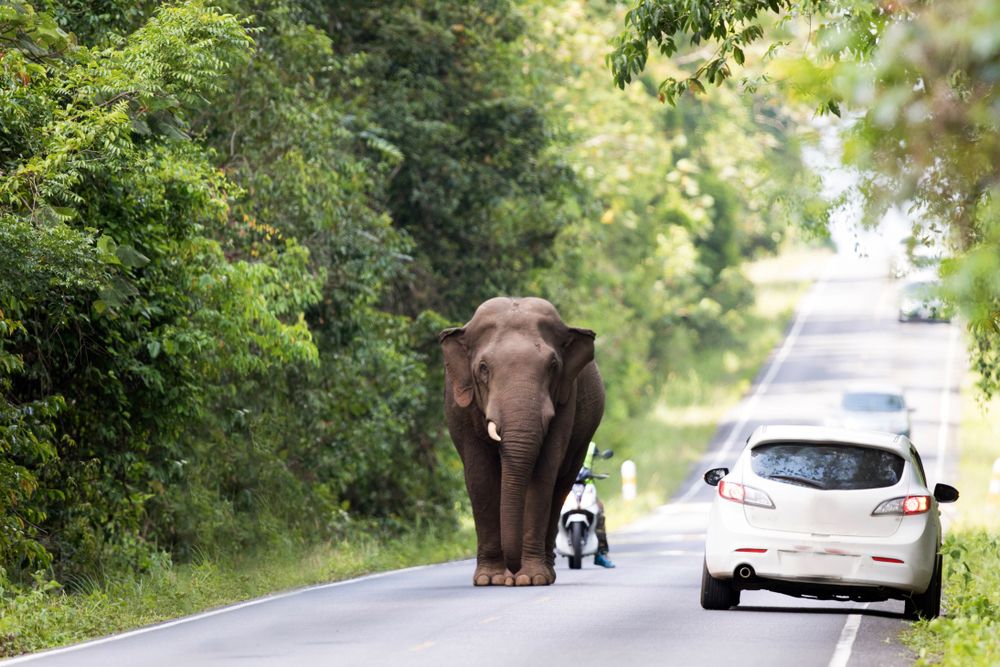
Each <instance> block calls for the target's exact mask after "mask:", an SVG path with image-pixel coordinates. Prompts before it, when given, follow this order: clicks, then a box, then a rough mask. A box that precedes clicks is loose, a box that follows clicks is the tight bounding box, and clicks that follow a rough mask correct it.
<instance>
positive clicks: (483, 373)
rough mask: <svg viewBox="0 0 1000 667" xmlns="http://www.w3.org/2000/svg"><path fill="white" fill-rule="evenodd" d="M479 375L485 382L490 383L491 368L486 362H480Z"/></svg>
mask: <svg viewBox="0 0 1000 667" xmlns="http://www.w3.org/2000/svg"><path fill="white" fill-rule="evenodd" d="M479 377H480V378H482V380H483V384H488V383H489V381H490V369H489V368H487V367H486V362H484V361H481V362H479Z"/></svg>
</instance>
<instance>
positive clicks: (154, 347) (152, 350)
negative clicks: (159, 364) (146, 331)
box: [146, 340, 160, 359]
mask: <svg viewBox="0 0 1000 667" xmlns="http://www.w3.org/2000/svg"><path fill="white" fill-rule="evenodd" d="M146 349H147V350H149V356H150V357H152V358H153V359H156V358H157V357H158V356H160V341H158V340H154V341H150V342H149V343H147V344H146Z"/></svg>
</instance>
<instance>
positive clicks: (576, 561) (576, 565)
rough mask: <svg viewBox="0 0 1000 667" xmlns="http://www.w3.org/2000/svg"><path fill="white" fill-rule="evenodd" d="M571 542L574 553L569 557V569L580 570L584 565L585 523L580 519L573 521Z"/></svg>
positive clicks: (570, 535)
mask: <svg viewBox="0 0 1000 667" xmlns="http://www.w3.org/2000/svg"><path fill="white" fill-rule="evenodd" d="M569 544H570V546H571V547H572V548H573V555H572V556H570V557H569V569H571V570H579V569H580V567H581V566H582V565H583V524H581V523H580V522H579V521H575V522H573V525H572V527H571V529H570V533H569Z"/></svg>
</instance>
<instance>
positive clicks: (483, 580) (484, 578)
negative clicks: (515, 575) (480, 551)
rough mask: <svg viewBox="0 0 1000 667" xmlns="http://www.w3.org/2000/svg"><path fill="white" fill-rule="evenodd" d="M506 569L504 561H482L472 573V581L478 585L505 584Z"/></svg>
mask: <svg viewBox="0 0 1000 667" xmlns="http://www.w3.org/2000/svg"><path fill="white" fill-rule="evenodd" d="M506 571H507V568H506V566H504V564H503V563H480V564H479V565H477V566H476V572H475V574H473V575H472V583H473V584H475V585H476V586H503V585H504V573H505V572H506Z"/></svg>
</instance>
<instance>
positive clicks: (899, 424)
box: [835, 383, 911, 438]
mask: <svg viewBox="0 0 1000 667" xmlns="http://www.w3.org/2000/svg"><path fill="white" fill-rule="evenodd" d="M910 410H911V409H910V408H907V407H906V398H905V397H904V396H903V388H902V387H900V386H899V385H892V384H872V383H868V384H859V385H854V386H852V387H850V388H848V390H847V391H845V392H844V396H843V399H841V402H840V415H839V419H837V420H835V421H836V422H838V423H837V425H838V426H843V427H844V428H852V429H857V430H861V431H886V432H888V433H896V434H898V435H905V436H906V437H907V438H909V437H910Z"/></svg>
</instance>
